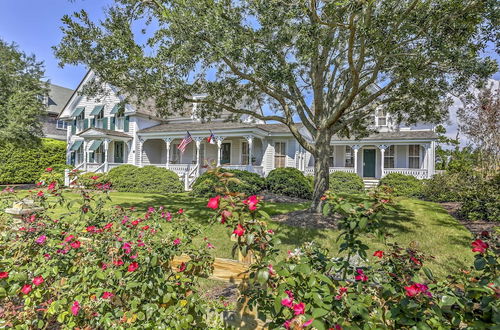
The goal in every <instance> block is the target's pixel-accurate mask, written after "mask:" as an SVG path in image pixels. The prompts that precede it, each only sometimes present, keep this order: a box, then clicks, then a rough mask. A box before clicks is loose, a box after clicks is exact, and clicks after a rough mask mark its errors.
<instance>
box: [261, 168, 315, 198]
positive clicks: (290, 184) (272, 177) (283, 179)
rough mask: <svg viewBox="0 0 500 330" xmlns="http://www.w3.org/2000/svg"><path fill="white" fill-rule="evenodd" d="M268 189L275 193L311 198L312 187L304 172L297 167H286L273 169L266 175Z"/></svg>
mask: <svg viewBox="0 0 500 330" xmlns="http://www.w3.org/2000/svg"><path fill="white" fill-rule="evenodd" d="M266 186H267V190H269V191H270V192H272V193H274V194H279V195H285V196H290V197H299V198H306V199H309V198H311V197H312V187H311V184H310V183H309V180H307V179H306V177H305V176H304V174H303V173H302V172H301V171H299V170H298V169H296V168H291V167H284V168H276V169H274V170H272V171H271V172H270V173H269V175H268V176H267V177H266Z"/></svg>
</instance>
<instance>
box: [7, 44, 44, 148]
mask: <svg viewBox="0 0 500 330" xmlns="http://www.w3.org/2000/svg"><path fill="white" fill-rule="evenodd" d="M43 77H44V69H43V64H42V62H37V61H36V59H35V57H34V56H33V55H32V56H28V55H26V54H25V53H23V52H21V51H19V50H18V48H17V47H16V46H15V45H14V44H7V43H6V42H4V41H3V40H1V39H0V145H2V144H4V143H13V144H16V145H20V146H30V145H33V144H36V143H38V142H39V138H40V137H41V136H42V135H43V133H42V128H41V123H40V116H42V115H43V114H44V111H45V109H46V105H45V104H44V102H43V100H44V97H46V96H47V95H48V86H47V84H46V83H44V82H42V78H43Z"/></svg>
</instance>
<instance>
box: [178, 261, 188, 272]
mask: <svg viewBox="0 0 500 330" xmlns="http://www.w3.org/2000/svg"><path fill="white" fill-rule="evenodd" d="M185 270H186V264H185V263H184V262H181V264H180V265H179V271H180V272H183V271H185Z"/></svg>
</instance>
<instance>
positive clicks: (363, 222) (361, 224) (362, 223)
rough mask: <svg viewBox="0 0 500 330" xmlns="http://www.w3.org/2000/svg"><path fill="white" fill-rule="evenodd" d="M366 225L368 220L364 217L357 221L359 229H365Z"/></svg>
mask: <svg viewBox="0 0 500 330" xmlns="http://www.w3.org/2000/svg"><path fill="white" fill-rule="evenodd" d="M367 223H368V218H365V217H363V218H361V220H359V228H360V229H365V227H366V224H367Z"/></svg>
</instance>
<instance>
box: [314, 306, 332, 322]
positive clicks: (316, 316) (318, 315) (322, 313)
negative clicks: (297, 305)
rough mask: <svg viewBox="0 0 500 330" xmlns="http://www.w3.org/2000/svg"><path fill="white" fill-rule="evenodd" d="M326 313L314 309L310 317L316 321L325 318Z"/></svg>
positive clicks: (324, 310)
mask: <svg viewBox="0 0 500 330" xmlns="http://www.w3.org/2000/svg"><path fill="white" fill-rule="evenodd" d="M328 312H329V311H328V310H326V309H323V308H315V309H314V310H313V312H312V316H313V318H315V319H317V318H319V317H322V316H325V315H326V314H328Z"/></svg>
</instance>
